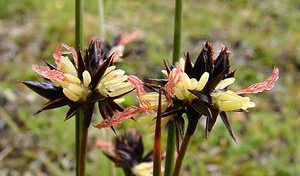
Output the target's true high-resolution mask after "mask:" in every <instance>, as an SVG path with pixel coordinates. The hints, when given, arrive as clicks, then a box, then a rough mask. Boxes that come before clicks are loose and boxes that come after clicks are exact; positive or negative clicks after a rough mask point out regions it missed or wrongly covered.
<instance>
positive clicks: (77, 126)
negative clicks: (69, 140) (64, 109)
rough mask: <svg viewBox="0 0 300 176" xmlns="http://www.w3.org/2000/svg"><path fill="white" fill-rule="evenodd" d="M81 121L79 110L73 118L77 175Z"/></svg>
mask: <svg viewBox="0 0 300 176" xmlns="http://www.w3.org/2000/svg"><path fill="white" fill-rule="evenodd" d="M81 121H82V114H81V111H80V112H78V113H77V114H76V119H75V142H76V144H75V145H76V147H75V148H76V176H79V155H80V135H81Z"/></svg>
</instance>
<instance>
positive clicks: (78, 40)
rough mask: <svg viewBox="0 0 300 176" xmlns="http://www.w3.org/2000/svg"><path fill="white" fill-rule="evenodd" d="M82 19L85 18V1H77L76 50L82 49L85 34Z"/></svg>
mask: <svg viewBox="0 0 300 176" xmlns="http://www.w3.org/2000/svg"><path fill="white" fill-rule="evenodd" d="M82 18H83V0H75V48H76V49H79V48H82V44H83V35H82V34H83V33H82V28H83V27H82V26H83V25H82Z"/></svg>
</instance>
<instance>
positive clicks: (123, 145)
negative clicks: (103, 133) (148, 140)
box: [97, 129, 153, 176]
mask: <svg viewBox="0 0 300 176" xmlns="http://www.w3.org/2000/svg"><path fill="white" fill-rule="evenodd" d="M97 145H98V146H100V147H101V149H102V150H103V152H104V154H105V155H106V156H107V157H108V158H109V159H110V160H111V161H113V162H114V163H115V165H116V166H117V167H121V168H122V169H123V170H124V172H125V174H126V176H133V175H135V176H142V175H148V174H149V173H152V170H153V166H152V164H153V163H152V161H153V151H150V152H148V153H147V154H146V155H144V145H143V141H142V136H141V135H140V134H139V133H138V132H137V131H136V130H135V129H130V130H129V132H128V133H127V134H126V135H122V136H118V137H116V138H115V141H114V143H110V142H106V141H102V140H98V141H97Z"/></svg>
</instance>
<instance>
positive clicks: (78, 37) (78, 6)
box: [75, 0, 83, 176]
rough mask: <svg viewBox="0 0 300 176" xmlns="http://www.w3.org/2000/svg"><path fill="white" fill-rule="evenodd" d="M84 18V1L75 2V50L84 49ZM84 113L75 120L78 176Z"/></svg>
mask: <svg viewBox="0 0 300 176" xmlns="http://www.w3.org/2000/svg"><path fill="white" fill-rule="evenodd" d="M82 16H83V0H75V48H76V50H78V49H80V48H81V47H82V43H83V42H82V41H83V36H82V26H83V25H82ZM82 116H83V115H82V112H81V111H79V112H78V113H77V114H76V119H75V140H76V147H75V148H76V176H80V164H81V162H80V139H81V137H80V136H81V133H82V132H81V126H82Z"/></svg>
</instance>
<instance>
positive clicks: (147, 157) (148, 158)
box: [141, 150, 153, 162]
mask: <svg viewBox="0 0 300 176" xmlns="http://www.w3.org/2000/svg"><path fill="white" fill-rule="evenodd" d="M149 161H153V150H152V151H150V152H148V153H147V154H146V155H145V156H144V157H143V159H142V161H141V162H149Z"/></svg>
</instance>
